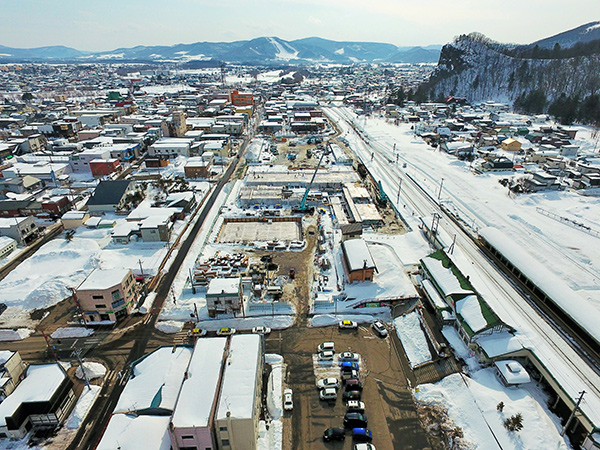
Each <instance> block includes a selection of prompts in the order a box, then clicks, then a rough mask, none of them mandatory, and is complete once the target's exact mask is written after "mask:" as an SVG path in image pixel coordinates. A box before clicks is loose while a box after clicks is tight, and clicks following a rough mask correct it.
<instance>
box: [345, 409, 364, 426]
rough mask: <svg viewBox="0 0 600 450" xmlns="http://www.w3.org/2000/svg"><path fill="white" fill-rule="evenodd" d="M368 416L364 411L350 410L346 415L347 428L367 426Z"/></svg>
mask: <svg viewBox="0 0 600 450" xmlns="http://www.w3.org/2000/svg"><path fill="white" fill-rule="evenodd" d="M367 422H368V421H367V416H365V415H364V414H362V413H356V412H349V413H346V414H345V415H344V427H345V428H360V427H363V428H365V427H366V426H367Z"/></svg>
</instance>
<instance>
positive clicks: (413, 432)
mask: <svg viewBox="0 0 600 450" xmlns="http://www.w3.org/2000/svg"><path fill="white" fill-rule="evenodd" d="M325 341H333V342H335V347H336V353H340V352H343V351H352V352H356V353H359V354H360V355H361V359H362V362H361V370H360V372H361V374H360V375H361V380H362V381H363V383H364V391H363V398H362V400H363V401H364V403H365V414H366V415H367V417H368V421H369V423H368V428H369V429H371V431H372V432H373V444H374V445H375V446H376V448H377V450H392V449H415V450H416V449H419V450H423V449H427V448H429V442H428V440H427V435H426V433H425V431H424V430H423V429H422V428H421V426H420V423H419V420H418V418H417V413H416V410H415V406H414V403H413V399H412V395H411V393H410V391H409V390H408V387H407V383H406V377H405V375H404V373H403V369H402V365H401V364H400V361H399V360H398V357H397V354H396V351H395V349H394V348H393V346H392V344H391V341H390V338H389V337H388V338H386V339H381V338H379V337H377V336H375V335H374V334H373V331H372V330H371V328H370V327H366V326H361V327H359V329H358V330H354V331H353V330H343V331H340V330H338V328H337V327H333V326H332V327H326V328H306V327H305V326H304V325H301V326H295V327H293V328H290V329H288V330H284V331H281V332H276V333H272V335H271V336H270V338H269V339H268V340H267V343H266V350H267V352H273V353H279V354H282V355H283V356H284V358H285V361H286V364H287V379H286V384H287V385H288V386H289V387H291V388H292V389H293V391H294V410H293V412H292V413H287V415H286V417H285V419H284V449H323V448H330V449H352V438H351V436H350V433H348V434H347V436H346V440H345V441H344V442H332V443H324V442H323V440H322V436H323V431H324V430H325V429H326V428H329V427H342V426H343V424H342V422H343V417H344V413H345V412H346V406H345V404H344V403H343V402H342V399H341V393H342V392H343V390H340V397H339V398H338V399H337V401H335V402H331V403H329V402H323V401H320V400H319V391H318V389H317V387H316V377H315V367H318V370H317V372H318V373H319V377H320V376H321V375H320V374H321V373H332V372H331V371H330V370H323V369H324V368H325V367H330V368H331V363H317V364H316V366H313V355H314V353H315V352H316V349H317V346H318V345H319V344H320V343H322V342H325ZM321 366H322V368H321ZM327 376H329V375H327ZM338 376H339V372H338Z"/></svg>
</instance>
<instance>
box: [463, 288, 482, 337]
mask: <svg viewBox="0 0 600 450" xmlns="http://www.w3.org/2000/svg"><path fill="white" fill-rule="evenodd" d="M456 312H457V313H458V314H460V315H461V316H462V318H463V319H464V320H465V322H466V323H467V325H469V328H471V330H473V332H474V333H477V332H478V331H479V330H483V329H484V328H485V327H487V324H488V323H487V320H485V317H483V313H482V312H481V304H480V303H479V299H478V298H477V296H476V295H468V296H467V297H465V298H463V299H461V300H458V301H457V302H456Z"/></svg>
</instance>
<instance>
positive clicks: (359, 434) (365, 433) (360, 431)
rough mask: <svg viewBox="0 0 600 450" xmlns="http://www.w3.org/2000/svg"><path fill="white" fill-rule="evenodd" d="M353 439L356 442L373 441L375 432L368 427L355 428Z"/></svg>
mask: <svg viewBox="0 0 600 450" xmlns="http://www.w3.org/2000/svg"><path fill="white" fill-rule="evenodd" d="M352 439H353V440H354V441H355V442H371V441H372V440H373V433H372V432H371V430H369V429H368V428H353V429H352Z"/></svg>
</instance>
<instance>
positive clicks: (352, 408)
mask: <svg viewBox="0 0 600 450" xmlns="http://www.w3.org/2000/svg"><path fill="white" fill-rule="evenodd" d="M346 407H347V408H348V409H347V411H346V412H359V413H363V412H365V404H364V403H363V402H360V401H358V400H348V402H347V403H346Z"/></svg>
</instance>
